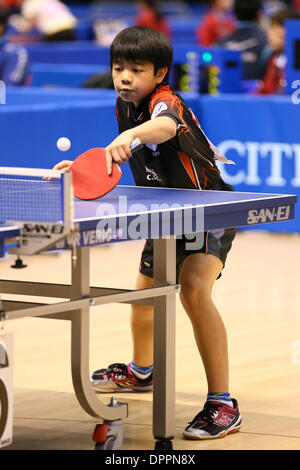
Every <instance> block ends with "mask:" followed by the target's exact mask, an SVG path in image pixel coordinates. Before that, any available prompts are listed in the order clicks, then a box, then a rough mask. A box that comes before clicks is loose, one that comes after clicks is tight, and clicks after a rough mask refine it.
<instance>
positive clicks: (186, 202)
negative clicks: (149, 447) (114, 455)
mask: <svg viewBox="0 0 300 470" xmlns="http://www.w3.org/2000/svg"><path fill="white" fill-rule="evenodd" d="M296 202H297V197H296V196H294V195H278V194H256V193H239V192H227V191H226V192H225V191H199V190H183V189H166V188H152V187H130V186H117V187H116V188H115V189H114V190H113V191H111V192H110V193H109V194H107V195H105V196H103V197H102V198H101V199H98V200H94V201H81V200H77V199H75V201H74V227H75V230H74V231H73V232H72V233H71V234H70V236H69V237H66V238H64V239H63V240H60V241H59V242H58V243H56V244H55V245H54V246H52V247H51V249H64V248H70V247H71V248H72V249H73V250H74V249H76V264H74V263H71V266H70V269H71V273H72V277H71V284H68V285H61V284H46V283H38V282H36V283H33V282H28V281H26V280H24V281H12V280H5V279H1V280H0V292H1V294H11V293H13V294H20V295H22V296H23V295H30V296H38V297H55V298H63V299H69V300H68V301H65V300H64V301H63V302H58V303H55V304H53V303H52V304H46V303H39V304H37V303H33V302H32V301H30V302H29V301H28V302H24V301H23V302H17V301H7V300H2V303H0V308H1V309H2V310H1V312H0V314H1V316H2V319H4V318H5V319H8V320H10V319H16V318H23V317H26V316H31V317H32V316H39V317H45V318H55V319H63V320H69V321H71V324H72V327H71V351H72V360H71V368H72V377H73V384H74V390H75V393H76V396H77V398H78V400H79V402H80V404H81V406H82V407H83V408H84V410H85V411H86V412H87V413H88V414H89V415H91V416H93V417H95V418H97V419H100V418H101V419H103V423H104V424H109V426H110V428H109V431H108V434H107V438H106V441H105V442H101V443H99V442H98V443H97V444H96V447H97V448H99V449H119V448H120V447H121V445H122V432H123V431H122V420H123V419H124V418H126V417H127V416H128V407H127V404H126V403H122V402H118V401H117V399H116V398H115V397H113V398H112V400H111V402H110V404H109V405H104V404H103V403H102V402H101V401H100V400H99V396H97V395H96V394H95V393H94V391H93V390H92V387H91V384H90V378H89V310H90V308H91V307H93V306H95V305H101V304H108V303H114V302H117V303H119V302H121V303H129V304H132V303H137V304H144V305H154V388H153V436H154V439H155V449H158V450H164V449H165V450H168V449H172V439H173V436H174V424H175V300H176V293H178V291H179V290H180V286H179V285H178V284H176V263H175V261H176V251H175V250H176V237H180V236H181V235H183V234H187V235H188V234H190V233H193V234H195V233H198V232H202V231H207V230H210V231H211V230H220V229H224V228H227V227H242V226H252V225H256V224H266V223H274V222H280V221H283V220H291V219H293V218H294V208H295V204H296ZM26 225H27V227H26V229H25V232H27V235H28V234H29V235H30V234H31V233H32V231H38V232H40V231H41V230H43V229H44V230H45V231H46V232H47V224H46V223H44V226H43V223H37V222H35V221H31V223H30V224H26ZM23 229H24V227H23ZM20 233H21V229H20V226H17V225H14V224H13V223H10V224H7V223H6V224H4V223H2V224H1V226H0V251H1V249H2V252H4V243H5V242H6V243H12V242H13V241H14V240H16V241H17V242H18V237H20ZM139 238H140V239H147V238H153V240H154V285H153V288H150V289H146V290H125V289H120V288H115V287H113V288H101V287H93V286H90V280H89V248H90V247H91V246H94V245H100V244H102V245H103V244H106V243H116V242H119V241H124V240H135V239H139ZM24 278H25V279H26V269H24ZM98 426H103V424H99V425H98Z"/></svg>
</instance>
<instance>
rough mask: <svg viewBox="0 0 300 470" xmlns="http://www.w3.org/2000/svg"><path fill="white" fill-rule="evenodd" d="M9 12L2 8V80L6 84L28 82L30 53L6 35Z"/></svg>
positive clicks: (0, 31)
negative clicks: (9, 39) (13, 42)
mask: <svg viewBox="0 0 300 470" xmlns="http://www.w3.org/2000/svg"><path fill="white" fill-rule="evenodd" d="M7 21H8V13H7V12H6V11H4V10H2V9H1V8H0V80H2V81H3V82H4V83H5V85H6V86H20V85H25V84H27V83H26V82H27V79H28V54H27V51H26V50H25V49H24V48H23V47H19V46H16V45H15V44H12V43H10V42H9V41H8V40H7V38H6V35H5V32H6V27H7Z"/></svg>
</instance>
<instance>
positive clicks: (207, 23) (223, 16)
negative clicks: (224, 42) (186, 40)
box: [196, 0, 236, 46]
mask: <svg viewBox="0 0 300 470" xmlns="http://www.w3.org/2000/svg"><path fill="white" fill-rule="evenodd" d="M209 3H210V11H209V12H208V13H206V14H205V15H204V17H203V18H202V21H201V23H200V25H199V26H198V27H197V29H196V38H197V43H198V45H199V46H213V45H215V44H216V43H217V42H218V41H219V40H220V39H221V38H222V37H224V36H227V35H228V34H231V33H233V32H234V31H235V29H236V25H235V21H234V19H233V17H232V15H231V12H230V10H231V7H232V1H231V0H211V1H210V2H209Z"/></svg>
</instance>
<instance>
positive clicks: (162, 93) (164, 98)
mask: <svg viewBox="0 0 300 470" xmlns="http://www.w3.org/2000/svg"><path fill="white" fill-rule="evenodd" d="M164 88H165V89H164ZM149 112H150V117H151V119H155V118H156V117H158V116H168V117H170V118H171V119H172V120H173V121H175V123H176V124H177V129H178V128H179V127H180V126H183V125H185V123H184V120H183V106H182V103H181V102H180V99H179V98H178V97H177V96H176V95H175V94H174V93H172V91H171V90H170V88H169V87H163V88H162V89H161V90H158V91H157V92H156V93H154V94H153V95H152V98H151V100H150V102H149Z"/></svg>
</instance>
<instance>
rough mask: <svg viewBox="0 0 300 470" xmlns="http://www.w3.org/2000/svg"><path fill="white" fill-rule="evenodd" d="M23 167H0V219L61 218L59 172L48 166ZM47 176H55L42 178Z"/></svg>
mask: <svg viewBox="0 0 300 470" xmlns="http://www.w3.org/2000/svg"><path fill="white" fill-rule="evenodd" d="M25 170H26V169H17V168H16V169H14V168H5V167H2V168H1V167H0V221H1V222H2V223H5V222H7V221H22V222H23V221H26V222H58V221H63V219H64V215H63V214H64V202H63V201H64V197H63V176H62V175H61V174H60V173H59V172H51V171H50V170H49V171H48V172H47V171H46V170H33V169H32V170H27V171H25ZM30 172H31V173H30ZM47 176H48V177H49V176H51V177H53V176H54V177H55V179H52V180H51V181H47V180H44V179H43V177H47Z"/></svg>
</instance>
